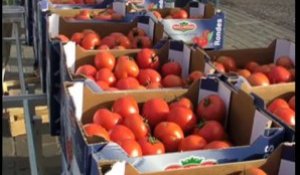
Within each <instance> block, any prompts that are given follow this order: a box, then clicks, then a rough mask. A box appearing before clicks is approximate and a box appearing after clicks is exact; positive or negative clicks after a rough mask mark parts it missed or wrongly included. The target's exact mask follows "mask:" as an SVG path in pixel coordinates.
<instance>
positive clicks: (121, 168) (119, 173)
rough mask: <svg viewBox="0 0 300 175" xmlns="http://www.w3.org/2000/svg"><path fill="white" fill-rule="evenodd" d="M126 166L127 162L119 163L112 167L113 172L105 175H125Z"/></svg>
mask: <svg viewBox="0 0 300 175" xmlns="http://www.w3.org/2000/svg"><path fill="white" fill-rule="evenodd" d="M125 165H126V162H125V161H117V162H115V163H114V164H113V165H112V167H111V170H110V171H108V172H107V173H105V175H124V174H125Z"/></svg>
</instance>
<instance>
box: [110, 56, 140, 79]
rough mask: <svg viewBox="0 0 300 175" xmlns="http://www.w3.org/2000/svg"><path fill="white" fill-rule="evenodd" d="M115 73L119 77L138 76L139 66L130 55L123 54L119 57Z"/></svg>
mask: <svg viewBox="0 0 300 175" xmlns="http://www.w3.org/2000/svg"><path fill="white" fill-rule="evenodd" d="M114 73H115V76H116V77H117V78H118V79H121V78H127V77H137V76H138V74H139V67H138V66H137V64H136V63H135V61H134V60H133V59H131V58H130V57H129V56H121V57H119V58H118V61H117V64H116V67H115V72H114Z"/></svg>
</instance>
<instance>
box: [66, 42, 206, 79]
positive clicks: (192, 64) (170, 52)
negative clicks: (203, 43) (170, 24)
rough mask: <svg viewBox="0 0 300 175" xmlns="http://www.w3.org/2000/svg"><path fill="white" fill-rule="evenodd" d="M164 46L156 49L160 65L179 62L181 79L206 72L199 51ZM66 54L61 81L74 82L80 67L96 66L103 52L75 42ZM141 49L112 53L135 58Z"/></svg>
mask: <svg viewBox="0 0 300 175" xmlns="http://www.w3.org/2000/svg"><path fill="white" fill-rule="evenodd" d="M161 44H162V46H160V47H159V49H154V50H155V51H156V53H157V56H158V57H159V59H160V65H163V64H164V63H167V62H169V61H175V62H178V63H179V64H180V65H181V67H182V74H181V77H182V78H183V79H187V78H188V76H189V74H190V73H191V72H193V71H195V70H199V71H202V72H205V70H204V68H205V64H206V60H205V59H202V58H199V57H198V55H199V54H200V53H199V51H198V50H195V49H193V48H190V47H188V46H187V45H185V44H184V43H183V42H181V41H175V40H164V41H161ZM63 47H64V54H62V58H61V59H60V60H61V63H60V65H61V68H60V74H61V80H62V82H63V81H72V80H74V78H75V75H74V74H75V71H76V70H77V68H78V67H79V66H82V65H85V64H90V65H94V58H95V56H96V55H97V54H98V53H99V52H101V51H99V50H91V51H89V50H85V49H82V48H81V47H80V46H78V45H76V44H75V43H74V42H69V43H67V44H65V45H64V46H63ZM139 51H140V49H129V50H112V51H110V52H111V53H112V54H113V55H114V56H116V57H119V56H122V55H130V56H132V57H133V58H135V57H136V54H137V53H138V52H139Z"/></svg>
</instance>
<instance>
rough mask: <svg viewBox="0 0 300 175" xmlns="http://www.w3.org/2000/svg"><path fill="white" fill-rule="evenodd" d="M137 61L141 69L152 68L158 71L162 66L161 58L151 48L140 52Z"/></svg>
mask: <svg viewBox="0 0 300 175" xmlns="http://www.w3.org/2000/svg"><path fill="white" fill-rule="evenodd" d="M136 60H137V64H138V65H139V68H141V69H146V68H151V69H155V70H157V69H158V67H159V64H160V63H159V57H158V56H157V55H156V53H155V51H154V50H152V49H149V48H145V49H142V50H141V51H139V52H138V53H137V56H136Z"/></svg>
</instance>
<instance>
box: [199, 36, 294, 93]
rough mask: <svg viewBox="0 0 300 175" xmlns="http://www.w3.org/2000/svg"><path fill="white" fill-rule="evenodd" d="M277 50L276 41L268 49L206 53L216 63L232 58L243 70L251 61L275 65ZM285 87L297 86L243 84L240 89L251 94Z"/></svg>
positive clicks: (291, 83)
mask: <svg viewBox="0 0 300 175" xmlns="http://www.w3.org/2000/svg"><path fill="white" fill-rule="evenodd" d="M275 48H276V40H274V41H273V42H272V43H271V44H270V45H269V46H268V47H266V48H250V49H239V50H220V51H206V53H207V54H208V55H209V56H210V59H211V61H215V60H216V59H217V58H218V57H219V56H222V55H223V56H230V57H232V58H233V59H234V60H235V62H236V65H237V67H238V68H242V67H244V66H245V65H246V64H247V63H248V62H250V61H256V62H257V63H259V64H270V63H273V62H274V61H273V60H274V54H275ZM202 52H203V50H202ZM204 52H205V51H204ZM200 53H201V52H200ZM201 57H204V54H202V55H201ZM285 86H295V82H288V83H281V84H272V85H269V86H251V85H249V84H247V83H243V84H242V85H241V87H240V88H241V89H243V90H244V91H246V92H248V93H250V92H267V91H269V92H271V91H272V90H274V89H285V88H286V87H285Z"/></svg>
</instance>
